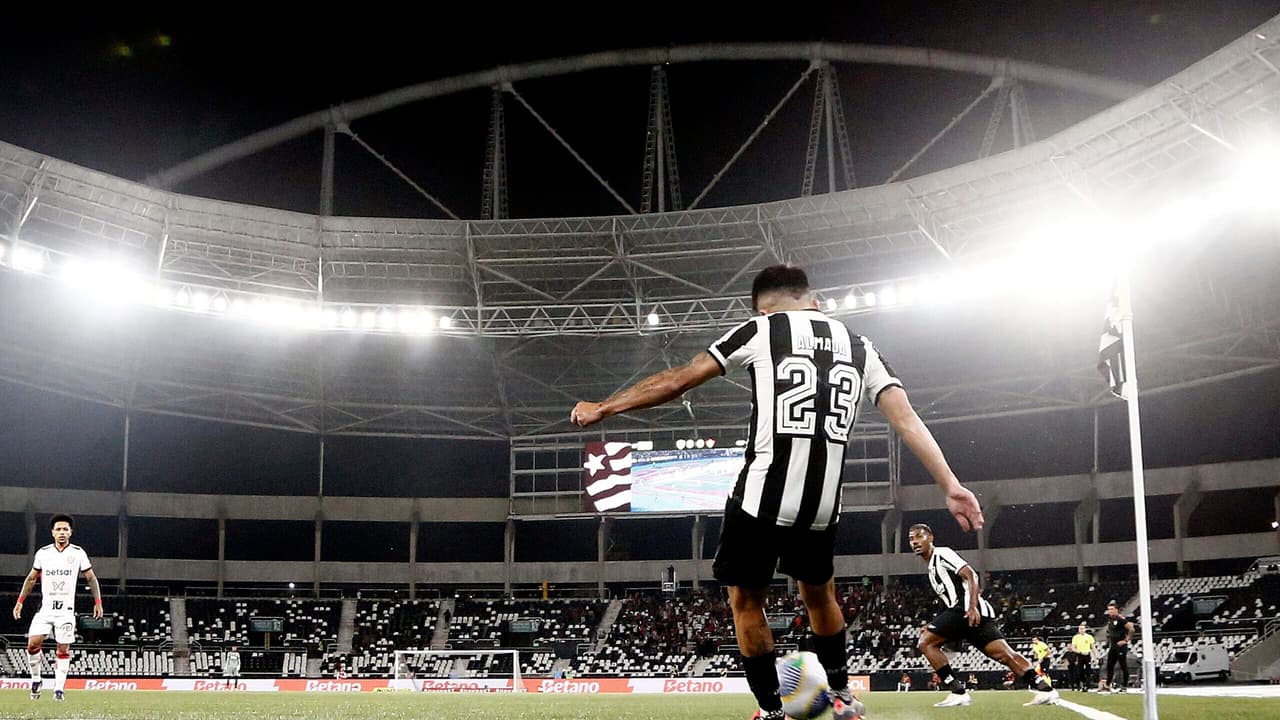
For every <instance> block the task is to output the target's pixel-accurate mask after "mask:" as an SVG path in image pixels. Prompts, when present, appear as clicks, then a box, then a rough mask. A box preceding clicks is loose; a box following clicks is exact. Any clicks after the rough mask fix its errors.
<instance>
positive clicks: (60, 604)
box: [13, 515, 102, 700]
mask: <svg viewBox="0 0 1280 720" xmlns="http://www.w3.org/2000/svg"><path fill="white" fill-rule="evenodd" d="M72 524H73V521H72V519H71V516H69V515H54V516H53V518H51V519H50V520H49V530H50V531H51V532H52V533H53V543H52V544H50V545H45V546H44V547H42V548H40V549H39V550H37V551H36V557H35V560H34V561H33V562H32V563H31V572H29V573H27V579H26V581H25V582H23V583H22V592H20V593H18V602H16V603H14V604H13V619H14V620H17V619H19V618H21V617H22V603H23V601H24V600H26V599H27V595H28V594H29V593H30V592H31V589H32V588H33V587H35V584H36V579H37V578H38V579H39V580H40V612H37V613H36V616H35V617H34V618H32V619H31V629H30V630H28V631H27V660H28V662H30V663H31V699H32V700H38V699H40V683H41V677H40V658H41V650H40V647H41V646H42V645H43V644H44V639H45V638H46V637H48V635H49V634H50V633H53V639H54V640H56V641H57V643H58V654H57V658H56V660H55V662H54V665H53V667H54V675H53V698H54V699H55V700H61V699H62V693H63V689H64V688H65V687H66V684H67V669H68V668H69V667H70V666H71V643H72V642H74V641H75V639H76V582H77V580H78V579H79V576H80V573H84V577H85V580H87V581H88V583H89V589H90V590H92V591H93V616H94V617H96V618H100V617H102V591H101V590H100V589H98V576H96V575H94V574H93V564H92V563H90V562H89V556H88V555H86V554H85V552H84V549H83V548H81V547H80V546H79V545H72V544H71V527H72Z"/></svg>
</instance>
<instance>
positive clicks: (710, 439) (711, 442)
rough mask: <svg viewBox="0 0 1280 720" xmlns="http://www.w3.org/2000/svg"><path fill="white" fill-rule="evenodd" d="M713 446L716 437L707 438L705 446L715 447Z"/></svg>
mask: <svg viewBox="0 0 1280 720" xmlns="http://www.w3.org/2000/svg"><path fill="white" fill-rule="evenodd" d="M715 446H716V439H715V438H707V447H708V448H713V447H715Z"/></svg>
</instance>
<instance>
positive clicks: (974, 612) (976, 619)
mask: <svg viewBox="0 0 1280 720" xmlns="http://www.w3.org/2000/svg"><path fill="white" fill-rule="evenodd" d="M959 572H960V579H962V580H964V584H965V585H967V586H968V587H969V607H967V608H965V610H964V616H965V619H967V620H968V621H969V627H977V626H978V624H979V623H981V622H982V613H981V612H980V611H979V610H978V598H979V597H980V596H979V595H978V593H979V592H980V589H979V588H978V575H977V573H975V572H974V571H973V568H971V567H969V566H968V565H965V566H964V567H962V568H960V571H959Z"/></svg>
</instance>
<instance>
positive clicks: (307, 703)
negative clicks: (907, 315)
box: [0, 690, 1280, 720]
mask: <svg viewBox="0 0 1280 720" xmlns="http://www.w3.org/2000/svg"><path fill="white" fill-rule="evenodd" d="M1064 696H1065V699H1067V700H1070V701H1072V702H1076V703H1079V704H1081V705H1088V706H1090V707H1094V708H1097V709H1099V710H1105V711H1107V712H1111V713H1114V714H1115V715H1118V716H1119V717H1122V718H1125V719H1126V720H1141V718H1142V696H1141V695H1139V694H1129V695H1123V696H1110V695H1108V696H1099V695H1094V694H1087V695H1086V694H1081V693H1074V692H1068V693H1064ZM941 697H942V695H941V694H938V693H930V692H912V693H871V694H868V695H867V696H866V697H865V700H866V701H867V706H868V716H867V717H868V720H920V719H924V718H947V719H954V720H978V719H981V720H1025V719H1028V718H1046V719H1052V720H1073V719H1075V718H1082V717H1083V716H1081V715H1079V714H1077V713H1075V712H1072V711H1070V710H1067V709H1065V708H1060V707H1022V703H1023V702H1026V700H1027V699H1028V698H1029V697H1030V694H1028V693H1025V692H1020V691H1008V692H1005V691H987V692H977V693H975V694H974V703H973V705H972V706H970V707H967V708H946V709H939V708H934V707H932V704H933V703H934V702H937V701H938V699H939V698H941ZM753 710H754V703H753V702H752V699H751V697H750V696H749V695H717V696H705V695H685V696H670V695H667V696H663V695H585V696H584V695H535V694H523V695H508V694H466V693H416V694H413V693H342V694H338V693H335V694H325V693H263V692H242V693H229V692H148V691H134V692H129V691H118V692H117V691H69V692H68V693H67V699H66V700H64V701H63V702H60V703H57V702H54V700H53V693H52V692H46V693H45V694H44V696H43V697H41V698H40V699H39V700H36V701H32V700H31V699H30V698H28V697H27V693H26V692H25V691H22V690H3V691H0V718H5V719H6V720H7V719H9V718H50V719H52V718H79V719H81V720H89V719H90V718H93V719H103V720H108V719H109V720H144V719H145V720H206V719H209V720H224V719H225V720H231V719H232V718H237V719H239V718H254V719H261V720H266V719H267V718H290V719H293V718H298V719H299V720H301V719H302V718H307V719H308V720H374V719H375V718H377V719H379V720H382V719H386V720H394V719H400V718H404V719H406V720H407V719H409V718H413V719H415V720H416V719H418V718H423V719H428V718H429V719H430V720H488V719H490V718H495V719H499V720H505V719H508V718H510V719H524V718H527V719H528V720H588V719H591V720H594V719H595V718H600V719H601V720H649V719H652V720H666V719H668V718H687V719H689V720H693V719H694V718H697V719H698V720H747V718H748V717H749V716H750V715H751V713H752V712H753ZM1277 717H1280V703H1278V702H1277V701H1276V700H1274V699H1271V700H1267V699H1241V698H1186V697H1161V698H1160V718H1161V720H1206V719H1212V720H1274V719H1275V718H1277Z"/></svg>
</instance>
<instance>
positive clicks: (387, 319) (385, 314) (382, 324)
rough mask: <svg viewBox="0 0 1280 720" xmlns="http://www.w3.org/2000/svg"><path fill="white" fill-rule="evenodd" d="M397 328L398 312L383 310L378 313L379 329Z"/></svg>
mask: <svg viewBox="0 0 1280 720" xmlns="http://www.w3.org/2000/svg"><path fill="white" fill-rule="evenodd" d="M395 327H396V311H395V310H381V311H379V312H378V329H380V330H394V329H395Z"/></svg>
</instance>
